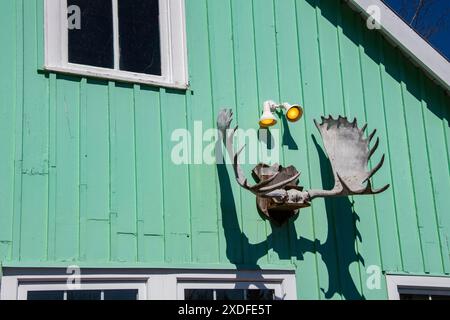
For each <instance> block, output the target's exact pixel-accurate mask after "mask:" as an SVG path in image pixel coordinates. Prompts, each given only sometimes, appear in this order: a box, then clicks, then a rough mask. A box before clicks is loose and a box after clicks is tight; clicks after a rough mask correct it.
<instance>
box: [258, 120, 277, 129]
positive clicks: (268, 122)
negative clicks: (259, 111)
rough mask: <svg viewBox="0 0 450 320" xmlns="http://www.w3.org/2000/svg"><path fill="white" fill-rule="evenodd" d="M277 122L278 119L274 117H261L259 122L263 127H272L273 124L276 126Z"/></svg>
mask: <svg viewBox="0 0 450 320" xmlns="http://www.w3.org/2000/svg"><path fill="white" fill-rule="evenodd" d="M276 123H277V121H276V120H274V119H261V120H260V121H259V124H260V125H261V127H271V126H274V125H275V124H276Z"/></svg>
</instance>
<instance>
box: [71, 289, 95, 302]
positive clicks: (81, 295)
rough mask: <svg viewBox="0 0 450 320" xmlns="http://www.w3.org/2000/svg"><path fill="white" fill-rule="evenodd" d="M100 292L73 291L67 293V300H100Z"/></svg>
mask: <svg viewBox="0 0 450 320" xmlns="http://www.w3.org/2000/svg"><path fill="white" fill-rule="evenodd" d="M101 297H102V292H101V291H100V290H73V291H67V300H101Z"/></svg>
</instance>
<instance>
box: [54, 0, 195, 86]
mask: <svg viewBox="0 0 450 320" xmlns="http://www.w3.org/2000/svg"><path fill="white" fill-rule="evenodd" d="M184 15H185V13H184V0H133V1H130V0H96V1H92V0H45V21H46V23H45V25H46V28H45V38H46V39H45V40H46V41H45V68H46V69H47V70H50V71H56V72H64V73H69V74H78V75H84V76H92V77H100V78H106V79H112V80H120V81H129V82H134V83H146V84H155V85H161V86H166V87H174V88H186V87H187V62H186V60H187V58H186V56H187V54H186V37H185V17H184Z"/></svg>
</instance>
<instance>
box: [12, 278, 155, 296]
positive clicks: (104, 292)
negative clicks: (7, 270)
mask: <svg viewBox="0 0 450 320" xmlns="http://www.w3.org/2000/svg"><path fill="white" fill-rule="evenodd" d="M145 289H146V287H145V282H124V281H106V280H102V279H98V280H97V281H88V282H82V283H81V285H80V288H77V289H70V288H69V287H68V286H67V282H64V281H58V280H54V281H52V282H50V281H45V282H44V281H42V282H41V281H31V282H28V281H25V282H22V283H19V286H18V299H19V300H144V299H145V298H146V294H145Z"/></svg>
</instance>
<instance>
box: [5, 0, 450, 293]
mask: <svg viewBox="0 0 450 320" xmlns="http://www.w3.org/2000/svg"><path fill="white" fill-rule="evenodd" d="M186 10H187V36H188V47H189V73H190V83H191V88H190V90H188V91H187V92H184V91H176V90H168V89H162V88H153V87H146V86H140V85H129V84H120V83H115V82H112V81H109V82H108V81H102V80H92V79H86V78H81V77H73V76H70V77H69V76H63V75H57V74H53V73H52V74H46V73H44V72H42V71H38V69H40V67H41V64H42V61H43V1H42V0H2V1H0V43H1V44H2V50H1V54H0V70H1V73H0V161H1V165H0V261H3V264H4V265H7V264H14V265H19V266H20V265H24V266H25V265H27V266H39V265H42V266H46V265H55V264H58V263H60V264H61V265H64V264H73V263H79V264H85V265H89V266H105V265H115V266H128V267H130V266H148V267H151V266H166V267H173V266H184V267H192V268H196V267H209V268H227V267H238V268H252V269H257V268H288V269H289V268H295V269H296V270H297V282H298V296H299V298H301V299H317V298H320V299H325V298H327V299H328V298H330V299H357V298H363V297H364V298H368V299H375V298H386V297H387V294H386V290H385V283H384V280H383V281H382V287H381V289H380V290H369V288H368V287H367V286H366V280H367V279H368V277H369V274H367V272H366V269H367V268H368V267H369V266H372V265H375V266H380V267H381V268H382V270H383V271H388V272H398V273H414V274H425V273H430V274H441V275H442V274H449V272H450V259H449V240H450V239H449V237H450V214H449V213H450V212H449V208H450V196H449V195H450V168H449V157H450V154H449V152H450V148H449V147H448V143H449V139H450V128H449V116H450V99H449V97H448V96H446V94H445V93H444V91H443V90H442V89H441V88H439V87H437V86H436V85H434V84H433V83H432V82H431V81H429V80H428V78H427V77H426V76H425V75H424V74H423V72H422V71H420V70H419V69H418V68H416V67H415V66H414V65H413V64H412V63H411V62H410V61H409V60H408V59H406V58H405V57H404V56H403V55H402V54H401V53H400V52H399V50H398V49H396V48H393V47H392V46H391V45H390V44H389V43H388V42H387V41H385V40H384V39H383V38H382V37H381V36H380V35H379V34H378V33H377V32H375V31H369V30H368V29H366V27H365V21H363V20H362V18H360V16H359V15H358V14H356V13H354V12H353V11H351V10H350V9H349V8H348V7H347V5H346V4H342V3H341V1H329V0H321V1H320V0H253V1H251V0H208V1H206V0H186ZM266 99H273V100H277V101H290V102H298V103H301V104H302V105H303V106H304V107H305V116H304V118H303V119H302V121H301V122H299V123H297V124H289V125H288V124H287V123H286V122H281V127H280V128H282V131H283V139H282V142H283V143H282V145H281V146H280V149H281V150H282V157H281V160H282V162H283V164H286V165H289V164H294V165H295V166H296V167H297V168H298V169H299V170H301V171H302V176H301V184H303V185H304V186H305V187H306V188H309V187H316V188H320V187H331V186H332V185H333V181H332V179H331V175H330V168H329V165H328V162H327V159H326V157H325V155H324V153H323V151H322V148H321V146H320V145H321V139H320V137H319V135H318V132H317V130H316V128H315V127H314V125H313V119H317V118H319V117H320V116H321V115H323V114H330V113H331V114H333V115H338V114H342V115H347V116H350V117H354V116H356V117H358V119H360V122H365V121H367V122H368V123H369V130H371V129H374V128H377V129H378V132H379V136H380V138H381V145H380V148H379V150H380V151H379V152H378V156H379V155H381V152H382V151H385V152H386V154H387V158H386V163H385V165H384V167H383V168H382V170H381V171H380V172H379V173H378V174H377V175H376V177H375V178H374V182H375V185H376V186H381V185H384V184H385V183H391V185H392V187H391V188H390V189H389V190H388V191H387V192H385V193H383V194H381V195H378V196H375V197H372V196H368V197H354V198H342V199H332V200H316V201H314V204H313V206H312V207H311V208H308V209H305V210H302V212H301V214H300V216H299V217H298V219H296V220H295V221H294V222H292V223H291V224H289V225H287V226H285V227H283V228H275V227H272V226H271V225H270V223H269V222H267V221H264V220H262V218H261V217H260V216H259V215H258V213H257V212H256V208H255V199H254V196H253V195H251V194H250V193H248V192H245V191H243V190H242V191H241V190H240V189H239V188H238V187H237V185H236V183H235V181H234V178H233V175H232V174H230V173H231V168H230V167H229V166H228V167H225V166H222V165H219V166H215V165H212V166H211V165H190V166H176V165H174V164H173V163H172V162H171V158H170V155H171V149H172V147H173V145H174V144H173V143H172V142H171V140H170V139H171V134H172V132H173V130H174V129H177V128H188V129H189V130H193V123H194V121H202V123H203V127H204V128H211V127H213V126H214V123H215V117H216V116H217V113H218V110H219V109H220V108H221V107H222V106H231V107H233V109H234V111H235V118H236V120H237V122H238V123H239V125H240V127H242V128H245V129H248V128H256V126H257V119H258V116H259V114H260V111H261V107H260V106H261V104H262V102H263V101H264V100H266ZM375 158H376V157H375ZM245 169H246V170H247V173H249V171H250V169H251V166H250V165H247V166H245Z"/></svg>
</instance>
